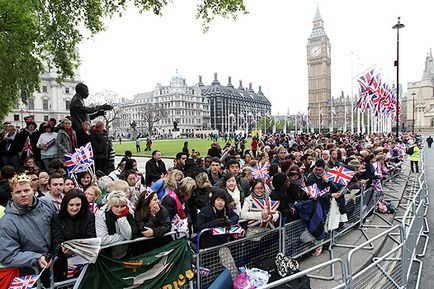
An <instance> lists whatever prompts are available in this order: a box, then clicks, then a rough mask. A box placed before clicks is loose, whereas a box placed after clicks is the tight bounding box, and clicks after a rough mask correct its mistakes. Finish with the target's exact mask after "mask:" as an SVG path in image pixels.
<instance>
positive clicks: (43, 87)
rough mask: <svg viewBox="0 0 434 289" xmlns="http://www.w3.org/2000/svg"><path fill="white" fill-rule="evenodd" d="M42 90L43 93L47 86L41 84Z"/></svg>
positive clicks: (46, 90)
mask: <svg viewBox="0 0 434 289" xmlns="http://www.w3.org/2000/svg"><path fill="white" fill-rule="evenodd" d="M42 92H45V93H47V92H48V87H47V86H46V85H43V86H42Z"/></svg>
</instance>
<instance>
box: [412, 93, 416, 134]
mask: <svg viewBox="0 0 434 289" xmlns="http://www.w3.org/2000/svg"><path fill="white" fill-rule="evenodd" d="M411 96H412V97H413V134H414V124H415V122H416V120H415V119H414V99H415V97H416V92H414V91H413V93H412V94H411Z"/></svg>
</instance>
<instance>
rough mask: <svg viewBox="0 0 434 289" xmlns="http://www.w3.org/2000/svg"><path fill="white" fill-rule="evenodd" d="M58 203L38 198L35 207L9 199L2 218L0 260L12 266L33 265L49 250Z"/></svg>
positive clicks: (0, 221)
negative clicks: (53, 219)
mask: <svg viewBox="0 0 434 289" xmlns="http://www.w3.org/2000/svg"><path fill="white" fill-rule="evenodd" d="M54 212H55V208H54V206H53V205H52V204H51V203H50V202H48V201H46V200H42V199H38V198H34V203H33V205H31V206H20V205H18V204H16V203H15V202H13V201H9V203H8V205H7V206H6V209H5V215H4V217H3V218H2V219H1V220H0V263H1V264H3V265H5V266H8V267H12V266H14V267H29V266H33V265H36V264H37V262H38V259H39V258H40V257H41V256H42V255H45V254H47V253H48V252H49V250H50V247H51V220H52V218H53V216H54Z"/></svg>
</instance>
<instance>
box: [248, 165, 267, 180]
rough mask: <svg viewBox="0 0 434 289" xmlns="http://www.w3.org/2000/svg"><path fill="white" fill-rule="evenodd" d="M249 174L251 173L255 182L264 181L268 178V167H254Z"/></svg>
mask: <svg viewBox="0 0 434 289" xmlns="http://www.w3.org/2000/svg"><path fill="white" fill-rule="evenodd" d="M250 172H251V173H252V175H253V177H254V178H255V180H259V179H264V178H267V177H269V175H268V165H267V164H262V165H261V166H254V167H253V168H252V169H251V170H250Z"/></svg>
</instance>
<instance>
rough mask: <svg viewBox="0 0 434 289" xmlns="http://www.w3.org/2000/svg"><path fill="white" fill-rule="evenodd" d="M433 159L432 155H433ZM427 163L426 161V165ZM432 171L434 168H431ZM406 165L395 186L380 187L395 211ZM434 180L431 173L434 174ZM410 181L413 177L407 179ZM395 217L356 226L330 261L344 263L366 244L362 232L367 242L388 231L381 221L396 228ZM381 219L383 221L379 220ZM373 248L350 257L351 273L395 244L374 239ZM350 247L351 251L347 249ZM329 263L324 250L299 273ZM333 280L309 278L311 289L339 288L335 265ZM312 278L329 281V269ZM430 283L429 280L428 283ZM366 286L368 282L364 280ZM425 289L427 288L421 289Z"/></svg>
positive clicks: (341, 239) (376, 217)
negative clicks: (359, 247)
mask: <svg viewBox="0 0 434 289" xmlns="http://www.w3.org/2000/svg"><path fill="white" fill-rule="evenodd" d="M433 157H434V151H433ZM426 162H428V160H427V161H426ZM433 169H434V166H433ZM409 174H410V173H409V163H408V162H407V163H405V164H404V166H403V170H402V172H401V175H400V178H399V179H397V180H396V182H391V183H389V184H388V186H387V187H383V190H384V191H385V192H386V195H385V198H386V199H388V200H391V201H392V202H393V203H394V204H395V205H396V207H398V205H399V202H400V200H401V198H402V195H403V194H404V192H405V189H406V183H407V181H408V179H409ZM433 176H434V172H433ZM410 178H412V177H410ZM403 212H404V209H403V208H400V209H398V213H403ZM394 216H395V215H394V214H378V215H377V214H373V215H371V216H368V217H367V218H366V221H365V223H364V224H365V225H370V226H369V227H365V226H364V227H362V228H361V229H359V226H358V225H357V226H355V227H354V228H353V229H351V230H349V231H348V232H347V233H346V234H345V235H343V236H341V237H339V238H338V239H337V244H338V245H337V246H333V248H332V252H333V258H340V259H342V260H343V261H346V259H347V255H348V252H349V251H350V250H351V249H352V248H351V247H354V246H358V245H360V244H362V243H364V242H365V241H367V238H366V237H365V236H364V235H363V234H362V231H363V233H364V234H366V236H367V237H368V238H372V237H375V236H377V235H378V234H380V233H382V232H384V231H385V230H387V229H386V228H385V227H386V226H387V225H388V224H387V223H386V222H385V221H384V220H383V219H382V218H384V219H385V220H387V221H388V222H390V223H393V224H396V223H397V221H394ZM381 217H382V218H381ZM340 245H344V246H345V247H343V246H342V247H341V246H340ZM372 245H373V248H371V249H368V248H366V249H362V250H359V251H358V252H357V254H354V255H353V259H352V263H351V265H352V273H353V274H355V273H356V272H359V271H360V270H361V269H362V268H364V267H366V266H367V265H369V264H370V263H371V262H372V259H373V258H375V257H377V256H382V255H383V254H384V253H385V252H388V251H390V250H391V249H392V248H393V246H395V243H394V242H393V241H392V240H391V239H390V238H388V237H387V235H386V236H384V237H381V238H379V239H377V240H376V241H374V242H372ZM349 247H350V248H349ZM431 253H432V254H434V250H433V248H431ZM330 259H331V255H330V252H328V251H327V250H323V253H322V254H321V255H320V256H319V257H313V256H312V257H308V258H306V259H304V260H302V261H300V270H304V269H308V268H311V267H313V266H315V265H318V264H321V263H324V262H326V261H328V260H330ZM334 270H335V278H334V279H333V280H323V279H318V278H311V279H310V282H311V288H318V289H322V288H334V287H336V286H338V285H340V284H342V283H343V282H342V274H341V272H342V269H341V266H340V265H335V268H334ZM311 275H315V276H320V277H323V278H328V277H329V276H331V267H330V266H328V267H325V268H323V269H322V270H320V271H319V272H314V273H312V274H311ZM433 275H434V271H432V270H431V276H433ZM431 280H432V279H431ZM366 282H367V283H369V280H366ZM365 288H372V287H371V286H370V285H366V287H365ZM421 288H428V287H421Z"/></svg>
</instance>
